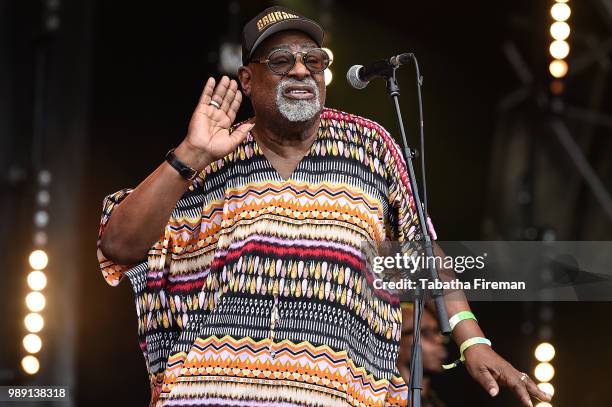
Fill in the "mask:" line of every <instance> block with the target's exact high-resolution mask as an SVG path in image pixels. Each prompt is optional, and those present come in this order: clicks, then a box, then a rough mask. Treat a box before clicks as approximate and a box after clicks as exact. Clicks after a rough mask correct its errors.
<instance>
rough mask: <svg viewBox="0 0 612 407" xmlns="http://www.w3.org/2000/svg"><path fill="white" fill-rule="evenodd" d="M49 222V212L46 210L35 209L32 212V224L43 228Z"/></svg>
mask: <svg viewBox="0 0 612 407" xmlns="http://www.w3.org/2000/svg"><path fill="white" fill-rule="evenodd" d="M48 223H49V214H48V213H47V211H43V210H40V211H36V213H35V214H34V224H35V225H36V226H37V227H39V228H44V227H45V226H47V224H48Z"/></svg>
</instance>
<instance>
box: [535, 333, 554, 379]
mask: <svg viewBox="0 0 612 407" xmlns="http://www.w3.org/2000/svg"><path fill="white" fill-rule="evenodd" d="M535 357H536V359H537V360H538V361H540V362H550V361H551V360H553V358H554V357H555V347H554V346H552V345H551V344H550V343H548V342H542V343H541V344H539V345H538V346H537V347H536V349H535ZM542 381H544V382H545V381H547V380H542Z"/></svg>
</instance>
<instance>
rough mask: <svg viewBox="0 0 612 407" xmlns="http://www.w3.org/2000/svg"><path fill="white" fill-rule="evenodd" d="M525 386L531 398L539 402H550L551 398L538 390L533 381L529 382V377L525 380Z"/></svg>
mask: <svg viewBox="0 0 612 407" xmlns="http://www.w3.org/2000/svg"><path fill="white" fill-rule="evenodd" d="M525 386H526V387H527V391H528V392H529V394H530V395H531V397H535V398H536V399H538V400H540V401H550V400H552V396H551V395H550V394H548V393H545V392H543V391H542V390H540V388H539V387H538V386H537V385H536V384H535V383H534V382H533V380H531V378H530V377H527V378H526V379H525Z"/></svg>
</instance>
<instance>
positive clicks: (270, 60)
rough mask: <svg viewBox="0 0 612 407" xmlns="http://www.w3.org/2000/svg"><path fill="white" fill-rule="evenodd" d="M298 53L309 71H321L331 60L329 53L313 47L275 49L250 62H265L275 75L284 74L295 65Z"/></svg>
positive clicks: (314, 72)
mask: <svg viewBox="0 0 612 407" xmlns="http://www.w3.org/2000/svg"><path fill="white" fill-rule="evenodd" d="M298 54H299V55H300V56H301V58H302V63H303V64H304V65H305V66H306V68H307V69H308V70H309V71H310V73H313V74H316V73H321V72H323V71H324V70H325V69H327V67H328V66H329V64H331V62H332V60H331V58H330V57H329V54H328V53H327V52H325V50H323V49H321V48H313V49H310V50H308V51H297V52H291V51H289V50H287V49H277V50H274V51H272V52H270V54H269V55H268V57H267V58H265V59H263V58H262V59H253V60H251V62H256V63H260V64H267V65H268V68H269V69H270V70H271V71H272V72H273V73H275V74H277V75H286V74H287V73H288V72H289V71H291V70H292V69H293V67H294V66H295V61H296V60H297V56H298Z"/></svg>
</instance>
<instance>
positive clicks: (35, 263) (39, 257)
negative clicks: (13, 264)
mask: <svg viewBox="0 0 612 407" xmlns="http://www.w3.org/2000/svg"><path fill="white" fill-rule="evenodd" d="M29 261H30V267H32V268H33V269H34V270H42V269H44V268H45V267H47V264H48V263H49V258H48V257H47V253H45V251H44V250H34V251H33V252H32V253H30V257H29Z"/></svg>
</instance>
